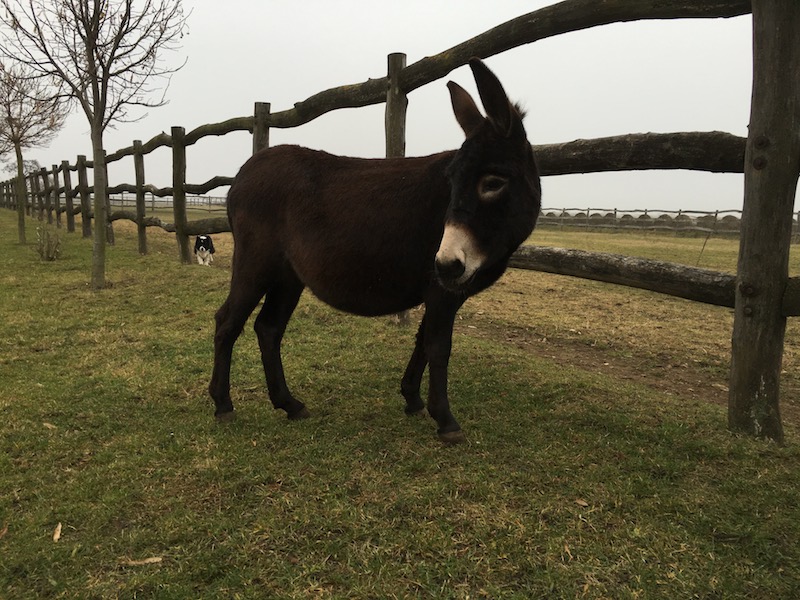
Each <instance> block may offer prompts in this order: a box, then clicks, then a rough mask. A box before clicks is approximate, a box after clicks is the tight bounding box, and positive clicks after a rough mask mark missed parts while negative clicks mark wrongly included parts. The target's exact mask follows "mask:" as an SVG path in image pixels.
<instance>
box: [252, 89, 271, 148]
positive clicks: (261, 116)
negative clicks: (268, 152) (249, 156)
mask: <svg viewBox="0 0 800 600" xmlns="http://www.w3.org/2000/svg"><path fill="white" fill-rule="evenodd" d="M271 108H272V105H271V104H270V103H269V102H256V104H255V107H254V108H253V154H255V153H256V152H258V151H259V150H263V149H264V148H269V115H270V111H271Z"/></svg>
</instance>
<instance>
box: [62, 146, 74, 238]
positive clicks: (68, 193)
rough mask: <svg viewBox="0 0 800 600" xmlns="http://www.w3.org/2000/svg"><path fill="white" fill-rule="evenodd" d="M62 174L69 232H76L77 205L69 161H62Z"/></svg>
mask: <svg viewBox="0 0 800 600" xmlns="http://www.w3.org/2000/svg"><path fill="white" fill-rule="evenodd" d="M61 172H62V173H63V174H64V204H66V206H67V209H66V210H67V231H68V232H69V233H74V232H75V205H74V203H73V202H72V198H73V194H72V177H71V175H70V172H69V161H68V160H62V161H61Z"/></svg>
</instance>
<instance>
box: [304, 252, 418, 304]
mask: <svg viewBox="0 0 800 600" xmlns="http://www.w3.org/2000/svg"><path fill="white" fill-rule="evenodd" d="M317 242H318V240H317ZM312 248H315V249H316V251H313V250H311V249H312ZM386 248H388V249H391V250H392V252H386V251H376V249H375V248H370V247H368V245H367V246H366V247H359V246H358V245H356V246H355V247H353V246H352V245H350V244H348V243H341V244H339V243H336V241H335V240H333V241H331V242H329V243H327V244H319V243H317V244H308V245H303V247H301V248H300V251H299V252H293V253H291V257H290V262H291V264H292V267H293V268H294V270H295V272H296V273H297V275H298V277H299V278H300V280H301V281H302V282H303V283H304V284H305V285H306V287H308V288H309V289H310V290H311V292H312V293H313V294H314V295H315V296H317V297H318V298H319V299H320V300H322V301H323V302H325V303H326V304H329V305H331V306H333V307H334V308H336V309H338V310H342V311H345V312H349V313H353V314H357V315H363V316H377V315H388V314H392V313H396V312H400V311H403V310H406V309H408V308H412V307H414V306H417V305H418V304H421V303H422V302H423V297H424V293H425V290H426V289H427V288H428V286H429V285H430V284H431V281H432V275H433V252H426V253H424V254H430V256H429V257H428V256H425V255H423V254H422V253H419V252H414V251H413V250H414V249H413V248H409V249H408V251H407V252H404V248H403V247H402V245H401V246H397V245H394V246H393V245H392V244H387V245H386ZM309 250H311V251H309Z"/></svg>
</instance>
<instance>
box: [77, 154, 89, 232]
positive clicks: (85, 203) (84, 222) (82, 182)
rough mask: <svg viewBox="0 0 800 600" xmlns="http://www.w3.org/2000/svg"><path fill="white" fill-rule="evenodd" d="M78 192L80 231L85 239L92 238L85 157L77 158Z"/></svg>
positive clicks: (82, 155)
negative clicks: (79, 198)
mask: <svg viewBox="0 0 800 600" xmlns="http://www.w3.org/2000/svg"><path fill="white" fill-rule="evenodd" d="M77 165H78V192H79V193H80V195H81V230H82V235H83V237H85V238H90V237H92V212H91V208H90V207H89V177H88V176H87V174H86V155H84V154H81V155H79V156H78V162H77Z"/></svg>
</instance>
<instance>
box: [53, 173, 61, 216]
mask: <svg viewBox="0 0 800 600" xmlns="http://www.w3.org/2000/svg"><path fill="white" fill-rule="evenodd" d="M51 173H52V174H53V187H52V188H51V191H52V194H53V207H54V208H53V210H55V211H56V227H57V228H58V229H61V190H60V189H59V185H58V165H53V167H52V169H51Z"/></svg>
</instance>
